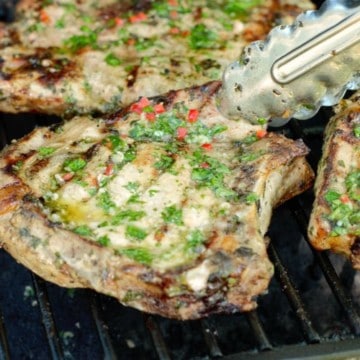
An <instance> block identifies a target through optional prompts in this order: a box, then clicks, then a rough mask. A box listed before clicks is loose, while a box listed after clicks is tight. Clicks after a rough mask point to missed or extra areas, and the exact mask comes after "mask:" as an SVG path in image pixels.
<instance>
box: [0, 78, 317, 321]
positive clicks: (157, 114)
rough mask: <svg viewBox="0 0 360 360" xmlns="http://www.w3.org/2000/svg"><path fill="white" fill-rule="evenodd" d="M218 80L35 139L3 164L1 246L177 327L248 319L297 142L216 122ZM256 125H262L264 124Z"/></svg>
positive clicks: (296, 176) (301, 157)
mask: <svg viewBox="0 0 360 360" xmlns="http://www.w3.org/2000/svg"><path fill="white" fill-rule="evenodd" d="M219 87H220V83H219V82H211V83H208V84H206V85H204V86H201V87H193V88H189V89H186V90H181V91H172V92H169V93H167V94H165V95H164V96H158V97H154V98H152V99H148V98H145V97H142V98H141V99H140V100H139V101H138V102H136V103H133V104H132V105H130V106H129V107H127V108H125V109H123V110H121V111H119V112H118V113H116V114H115V115H112V116H106V117H102V118H97V119H93V118H90V117H85V116H79V117H75V118H73V119H72V120H69V121H67V122H64V123H63V124H62V125H57V126H52V127H43V128H37V129H35V130H34V131H33V132H32V133H30V134H29V135H27V136H25V137H24V138H22V139H20V140H18V141H17V142H14V143H12V144H11V145H9V146H8V147H7V148H5V149H4V150H3V152H2V154H1V159H0V184H1V187H0V244H1V245H2V246H3V247H4V249H5V250H7V251H8V252H9V253H10V254H12V256H13V257H14V258H16V259H17V260H18V261H19V262H21V263H22V264H24V265H25V266H27V267H28V268H30V269H31V270H33V271H34V272H35V273H37V274H38V275H40V276H42V277H43V278H45V279H46V280H48V281H51V282H54V283H56V284H58V285H61V286H66V287H88V288H91V289H95V290H96V291H99V292H102V293H104V294H108V295H111V296H113V297H115V298H117V299H118V300H119V301H120V302H121V303H123V304H125V305H129V306H132V307H135V308H137V309H140V310H143V311H147V312H151V313H156V314H160V315H163V316H167V317H171V318H177V319H195V318H199V317H202V316H206V315H208V314H211V313H217V312H223V313H233V312H237V311H247V310H251V309H253V308H254V307H255V306H256V298H257V296H258V295H259V294H262V293H264V292H265V291H266V289H267V287H268V283H269V281H270V279H271V276H272V274H273V267H272V264H271V263H270V261H269V259H268V257H267V253H266V241H265V239H264V235H265V232H266V230H267V227H268V224H269V221H270V216H271V212H272V209H273V208H274V207H275V206H277V205H279V204H280V203H282V202H283V201H285V200H287V199H288V198H290V197H293V196H295V195H297V194H299V193H300V192H302V191H304V190H305V189H307V188H308V187H309V186H311V183H312V180H313V173H312V171H311V169H310V167H309V166H308V164H307V162H306V160H305V155H306V154H307V151H308V150H307V148H306V147H305V145H304V144H303V143H302V141H293V140H290V139H287V138H285V137H284V136H282V135H278V134H275V133H267V132H266V131H265V129H264V125H262V124H259V125H249V124H248V123H245V122H243V121H241V120H239V121H231V120H228V119H226V118H224V117H223V116H222V115H221V114H219V113H218V111H217V109H216V105H215V98H214V94H215V93H216V91H217V90H218V89H219ZM260 123H261V121H260Z"/></svg>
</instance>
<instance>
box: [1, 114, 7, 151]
mask: <svg viewBox="0 0 360 360" xmlns="http://www.w3.org/2000/svg"><path fill="white" fill-rule="evenodd" d="M6 143H7V141H6V133H5V127H4V123H3V122H2V121H1V118H0V149H2V148H3V147H4V146H5V145H6Z"/></svg>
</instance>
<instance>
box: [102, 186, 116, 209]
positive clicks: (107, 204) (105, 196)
mask: <svg viewBox="0 0 360 360" xmlns="http://www.w3.org/2000/svg"><path fill="white" fill-rule="evenodd" d="M98 205H99V206H100V207H101V208H102V209H103V210H104V211H105V213H109V212H110V210H111V209H113V208H115V207H116V205H115V203H114V202H113V201H112V200H111V196H110V194H109V193H108V192H107V191H104V192H101V193H100V194H99V195H98Z"/></svg>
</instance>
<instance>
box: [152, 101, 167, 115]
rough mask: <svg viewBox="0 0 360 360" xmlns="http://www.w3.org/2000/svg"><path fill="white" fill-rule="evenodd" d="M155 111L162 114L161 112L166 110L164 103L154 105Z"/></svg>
mask: <svg viewBox="0 0 360 360" xmlns="http://www.w3.org/2000/svg"><path fill="white" fill-rule="evenodd" d="M154 111H155V112H156V113H157V114H161V113H163V112H165V107H164V104H163V103H160V104H155V105H154Z"/></svg>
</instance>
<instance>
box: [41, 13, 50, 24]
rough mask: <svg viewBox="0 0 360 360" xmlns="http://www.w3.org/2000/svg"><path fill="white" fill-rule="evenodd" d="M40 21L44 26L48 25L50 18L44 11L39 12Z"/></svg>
mask: <svg viewBox="0 0 360 360" xmlns="http://www.w3.org/2000/svg"><path fill="white" fill-rule="evenodd" d="M40 21H41V22H42V23H44V24H50V16H49V15H48V13H47V12H46V11H45V10H41V11H40Z"/></svg>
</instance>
